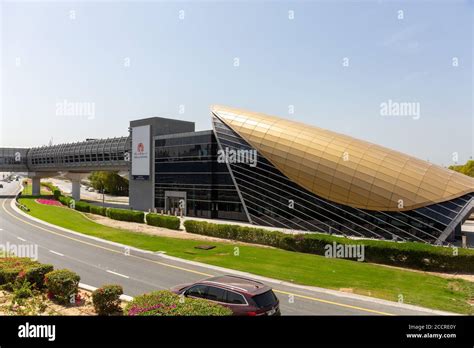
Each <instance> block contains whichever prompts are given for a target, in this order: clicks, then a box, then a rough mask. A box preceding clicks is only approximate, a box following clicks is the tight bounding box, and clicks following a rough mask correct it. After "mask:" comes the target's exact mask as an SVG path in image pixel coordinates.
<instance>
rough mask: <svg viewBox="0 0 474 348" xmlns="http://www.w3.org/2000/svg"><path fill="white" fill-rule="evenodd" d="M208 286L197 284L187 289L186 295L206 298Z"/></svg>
mask: <svg viewBox="0 0 474 348" xmlns="http://www.w3.org/2000/svg"><path fill="white" fill-rule="evenodd" d="M207 288H208V287H207V286H206V285H195V286H193V287H191V288H189V289H188V290H187V291H186V296H193V297H199V298H205V297H206V292H207Z"/></svg>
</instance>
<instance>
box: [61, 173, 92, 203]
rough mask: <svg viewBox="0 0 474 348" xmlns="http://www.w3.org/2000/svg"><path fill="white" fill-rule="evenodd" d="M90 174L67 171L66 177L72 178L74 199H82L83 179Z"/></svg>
mask: <svg viewBox="0 0 474 348" xmlns="http://www.w3.org/2000/svg"><path fill="white" fill-rule="evenodd" d="M87 176H89V173H74V172H67V173H65V174H64V177H65V178H66V179H68V180H71V184H72V190H71V196H72V198H74V200H76V201H79V200H80V199H81V181H82V180H83V179H85V178H87Z"/></svg>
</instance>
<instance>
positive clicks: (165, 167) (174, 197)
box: [155, 131, 247, 221]
mask: <svg viewBox="0 0 474 348" xmlns="http://www.w3.org/2000/svg"><path fill="white" fill-rule="evenodd" d="M180 200H183V201H185V204H184V208H183V209H185V212H184V211H183V214H184V215H186V216H193V217H202V218H217V219H227V220H242V221H247V218H246V215H245V213H244V212H243V209H242V203H241V202H240V199H239V197H238V194H237V191H236V189H235V187H234V184H233V181H232V178H231V176H230V174H229V172H228V169H227V166H226V165H225V163H218V162H217V142H216V139H215V136H214V133H213V132H212V131H204V132H193V133H182V134H178V135H167V136H160V137H155V207H156V209H157V210H158V211H161V210H163V211H164V212H168V211H170V213H179V201H180Z"/></svg>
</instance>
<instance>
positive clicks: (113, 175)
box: [89, 171, 128, 196]
mask: <svg viewBox="0 0 474 348" xmlns="http://www.w3.org/2000/svg"><path fill="white" fill-rule="evenodd" d="M89 180H90V182H91V185H92V187H93V188H95V189H96V190H99V191H100V192H102V190H104V191H105V192H106V193H110V194H112V195H117V196H119V195H120V196H127V195H128V180H127V179H125V178H122V177H121V176H120V175H118V174H117V172H103V171H99V172H92V174H91V175H90V176H89Z"/></svg>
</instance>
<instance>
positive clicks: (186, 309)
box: [125, 290, 232, 316]
mask: <svg viewBox="0 0 474 348" xmlns="http://www.w3.org/2000/svg"><path fill="white" fill-rule="evenodd" d="M125 314H126V315H129V316H135V315H139V316H151V315H156V316H196V315H206V316H209V315H212V316H226V315H232V311H231V310H230V309H228V308H226V307H224V306H221V305H219V304H216V303H212V302H209V301H207V300H202V299H194V298H184V297H183V298H181V297H180V296H179V295H176V294H174V293H172V292H171V291H167V290H161V291H154V292H151V293H149V294H144V295H140V296H137V297H135V298H134V299H133V300H132V301H131V302H129V303H128V305H127V307H126V308H125Z"/></svg>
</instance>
